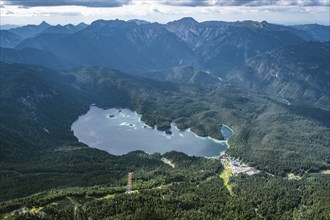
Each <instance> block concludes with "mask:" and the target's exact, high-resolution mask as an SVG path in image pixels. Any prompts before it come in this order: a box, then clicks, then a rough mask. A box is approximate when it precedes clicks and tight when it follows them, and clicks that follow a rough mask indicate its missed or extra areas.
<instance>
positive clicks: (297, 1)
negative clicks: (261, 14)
mask: <svg viewBox="0 0 330 220" xmlns="http://www.w3.org/2000/svg"><path fill="white" fill-rule="evenodd" d="M160 2H161V3H162V4H167V5H176V6H213V5H219V6H251V7H257V6H269V5H275V6H285V5H293V6H294V5H296V6H328V7H329V6H330V2H329V0H161V1H160Z"/></svg>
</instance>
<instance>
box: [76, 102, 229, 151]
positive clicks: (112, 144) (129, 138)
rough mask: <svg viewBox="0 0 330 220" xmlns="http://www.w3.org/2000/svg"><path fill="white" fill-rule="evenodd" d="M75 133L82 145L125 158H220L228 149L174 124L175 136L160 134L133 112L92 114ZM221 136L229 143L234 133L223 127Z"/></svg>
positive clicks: (113, 110) (82, 118)
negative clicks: (175, 154) (173, 155)
mask: <svg viewBox="0 0 330 220" xmlns="http://www.w3.org/2000/svg"><path fill="white" fill-rule="evenodd" d="M71 129H72V131H73V133H74V135H75V136H76V137H77V138H78V139H79V141H80V142H82V143H85V144H87V145H88V146H90V147H93V148H97V149H100V150H105V151H107V152H109V153H110V154H114V155H122V154H125V153H128V152H130V151H135V150H142V151H145V152H147V153H155V152H159V153H165V152H169V151H172V150H175V151H179V152H183V153H185V154H187V155H190V156H193V155H194V156H207V157H212V156H219V154H220V153H221V152H222V151H224V150H225V149H226V148H227V147H228V146H227V143H226V141H218V140H215V139H212V138H208V137H206V138H205V137H199V136H197V135H196V134H194V133H193V132H191V131H190V130H185V131H180V130H178V129H177V128H176V127H175V126H174V125H173V124H172V127H171V131H172V134H171V135H168V134H165V132H162V131H158V130H156V129H153V128H151V127H149V126H147V125H146V124H145V123H144V122H142V121H141V115H139V114H137V113H136V112H133V111H131V110H129V109H117V108H111V109H107V110H104V109H101V108H98V107H96V106H91V107H90V110H89V111H88V112H87V113H86V114H84V115H81V116H80V117H79V118H78V120H77V121H75V122H74V123H73V124H72V126H71ZM219 132H221V133H222V134H223V136H224V137H225V138H226V139H228V138H229V137H230V136H231V135H232V131H231V130H230V129H229V128H228V127H227V126H222V128H221V130H220V125H219Z"/></svg>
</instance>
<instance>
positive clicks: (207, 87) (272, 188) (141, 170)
mask: <svg viewBox="0 0 330 220" xmlns="http://www.w3.org/2000/svg"><path fill="white" fill-rule="evenodd" d="M329 33H330V27H329V26H323V25H298V26H284V25H275V24H270V23H268V22H255V21H242V22H221V21H208V22H197V21H195V20H194V19H192V18H183V19H180V20H176V21H173V22H169V23H167V24H159V23H150V22H147V21H139V20H132V21H122V20H110V21H107V20H97V21H95V22H93V23H91V24H90V25H86V24H79V25H76V26H75V25H66V26H61V25H57V26H53V25H50V24H48V23H46V22H43V23H41V24H40V25H28V26H22V27H15V28H11V29H9V30H1V32H0V34H1V42H0V43H1V44H0V46H1V48H0V52H1V54H0V60H1V63H0V218H1V219H82V220H85V219H86V220H87V219H88V220H89V219H330V176H329V171H330V149H329V146H330V112H329V111H330V98H329V97H330V96H329V95H330V91H329V89H330V88H329V82H330V62H329V60H330V55H329V50H330V36H329V35H330V34H329ZM92 104H94V105H96V106H98V107H100V108H103V109H108V108H128V109H131V110H134V111H136V112H137V113H139V114H140V115H142V118H141V120H142V121H143V122H145V123H146V124H147V125H149V126H151V127H152V128H155V129H158V130H159V131H162V132H165V131H166V132H168V131H169V129H170V128H171V124H172V123H175V125H176V126H177V127H178V128H179V129H180V130H186V129H191V131H192V132H194V133H195V134H197V135H199V136H202V137H207V136H210V137H212V138H215V139H218V140H223V139H224V137H223V135H222V134H221V133H220V132H219V128H220V126H222V125H227V126H229V127H230V128H231V129H232V130H233V132H234V134H233V136H232V137H231V138H230V139H229V140H228V145H229V146H230V147H229V148H228V149H227V150H226V155H227V156H230V157H231V158H235V159H237V161H241V162H242V163H244V166H247V167H252V168H254V169H256V170H258V171H260V172H259V173H258V172H257V173H256V174H254V175H247V174H245V173H240V174H235V175H232V173H231V170H230V169H228V164H227V162H223V163H222V162H221V161H220V158H204V157H196V156H188V155H186V154H184V153H181V152H175V151H171V152H167V153H164V154H160V153H153V154H148V153H146V152H143V151H133V152H128V153H127V154H124V155H121V156H116V155H112V154H111V153H108V152H106V151H102V150H99V149H95V148H90V147H89V146H87V145H86V144H84V143H81V142H79V141H78V139H77V138H76V137H75V136H74V134H73V131H72V130H71V125H72V123H73V122H75V121H76V120H77V119H78V117H79V116H80V115H83V114H85V113H86V112H87V111H88V110H89V108H90V106H91V105H92ZM109 136H111V134H109ZM127 138H129V136H128V137H127ZM118 147H121V146H118ZM164 158H166V160H164ZM164 161H165V162H164ZM166 161H170V162H169V163H168V162H166ZM129 172H133V173H134V174H133V189H132V191H131V192H130V193H126V186H127V174H128V173H129Z"/></svg>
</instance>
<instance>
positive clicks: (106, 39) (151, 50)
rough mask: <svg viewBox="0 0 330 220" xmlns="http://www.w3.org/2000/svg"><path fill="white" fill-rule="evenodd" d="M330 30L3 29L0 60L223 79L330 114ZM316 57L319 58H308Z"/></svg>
mask: <svg viewBox="0 0 330 220" xmlns="http://www.w3.org/2000/svg"><path fill="white" fill-rule="evenodd" d="M329 32H330V27H329V26H322V25H316V24H314V25H298V26H282V25H275V24H269V23H267V22H265V21H263V22H254V21H243V22H221V21H208V22H201V23H199V22H197V21H195V20H194V19H193V18H182V19H180V20H177V21H173V22H169V23H167V24H164V25H162V24H158V23H149V22H146V21H140V20H130V21H121V20H110V21H105V20H97V21H95V22H93V23H91V24H90V25H86V24H84V23H81V24H79V25H77V26H74V25H70V24H69V25H65V26H61V25H56V26H51V25H49V24H47V23H46V22H42V23H41V24H40V25H27V26H22V27H17V28H12V29H9V30H1V61H7V62H17V63H25V64H37V65H43V66H46V67H49V68H52V69H58V70H61V69H71V68H75V67H79V66H102V67H109V68H114V69H119V70H122V71H125V72H128V73H130V74H138V75H142V76H144V77H149V78H153V79H159V80H169V81H174V82H183V81H184V82H190V83H201V84H205V83H206V84H208V83H211V84H215V83H217V82H221V81H222V80H224V81H226V82H227V83H231V84H237V85H239V86H243V87H244V88H246V89H252V90H254V91H258V92H264V93H266V94H268V95H271V96H274V97H277V96H278V97H280V98H283V99H287V100H289V102H292V101H297V102H299V103H309V104H313V105H317V106H319V107H322V108H329V86H328V83H327V79H328V76H329V68H328V66H329V63H328V60H327V58H328V56H329V43H326V42H327V41H329V40H330V36H329ZM314 41H321V42H325V43H321V42H320V43H315V42H314ZM302 51H306V53H302ZM314 55H316V56H317V57H318V58H320V59H316V60H315V59H314V60H313V59H310V58H311V57H313V56H314ZM267 61H268V63H267ZM273 61H276V62H275V63H276V64H275V63H272V64H271V65H270V64H269V62H273ZM297 65H299V66H297ZM279 71H281V74H282V75H281V76H278V74H277V72H279ZM256 74H257V75H258V76H256ZM271 76H274V77H271ZM300 94H302V96H300ZM298 96H299V98H298V99H297V97H298Z"/></svg>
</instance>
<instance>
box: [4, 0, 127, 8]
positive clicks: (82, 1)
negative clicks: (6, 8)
mask: <svg viewBox="0 0 330 220" xmlns="http://www.w3.org/2000/svg"><path fill="white" fill-rule="evenodd" d="M130 2H131V0H4V4H7V5H18V6H23V7H36V6H62V5H77V6H86V7H119V6H122V5H126V4H129V3H130Z"/></svg>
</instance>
